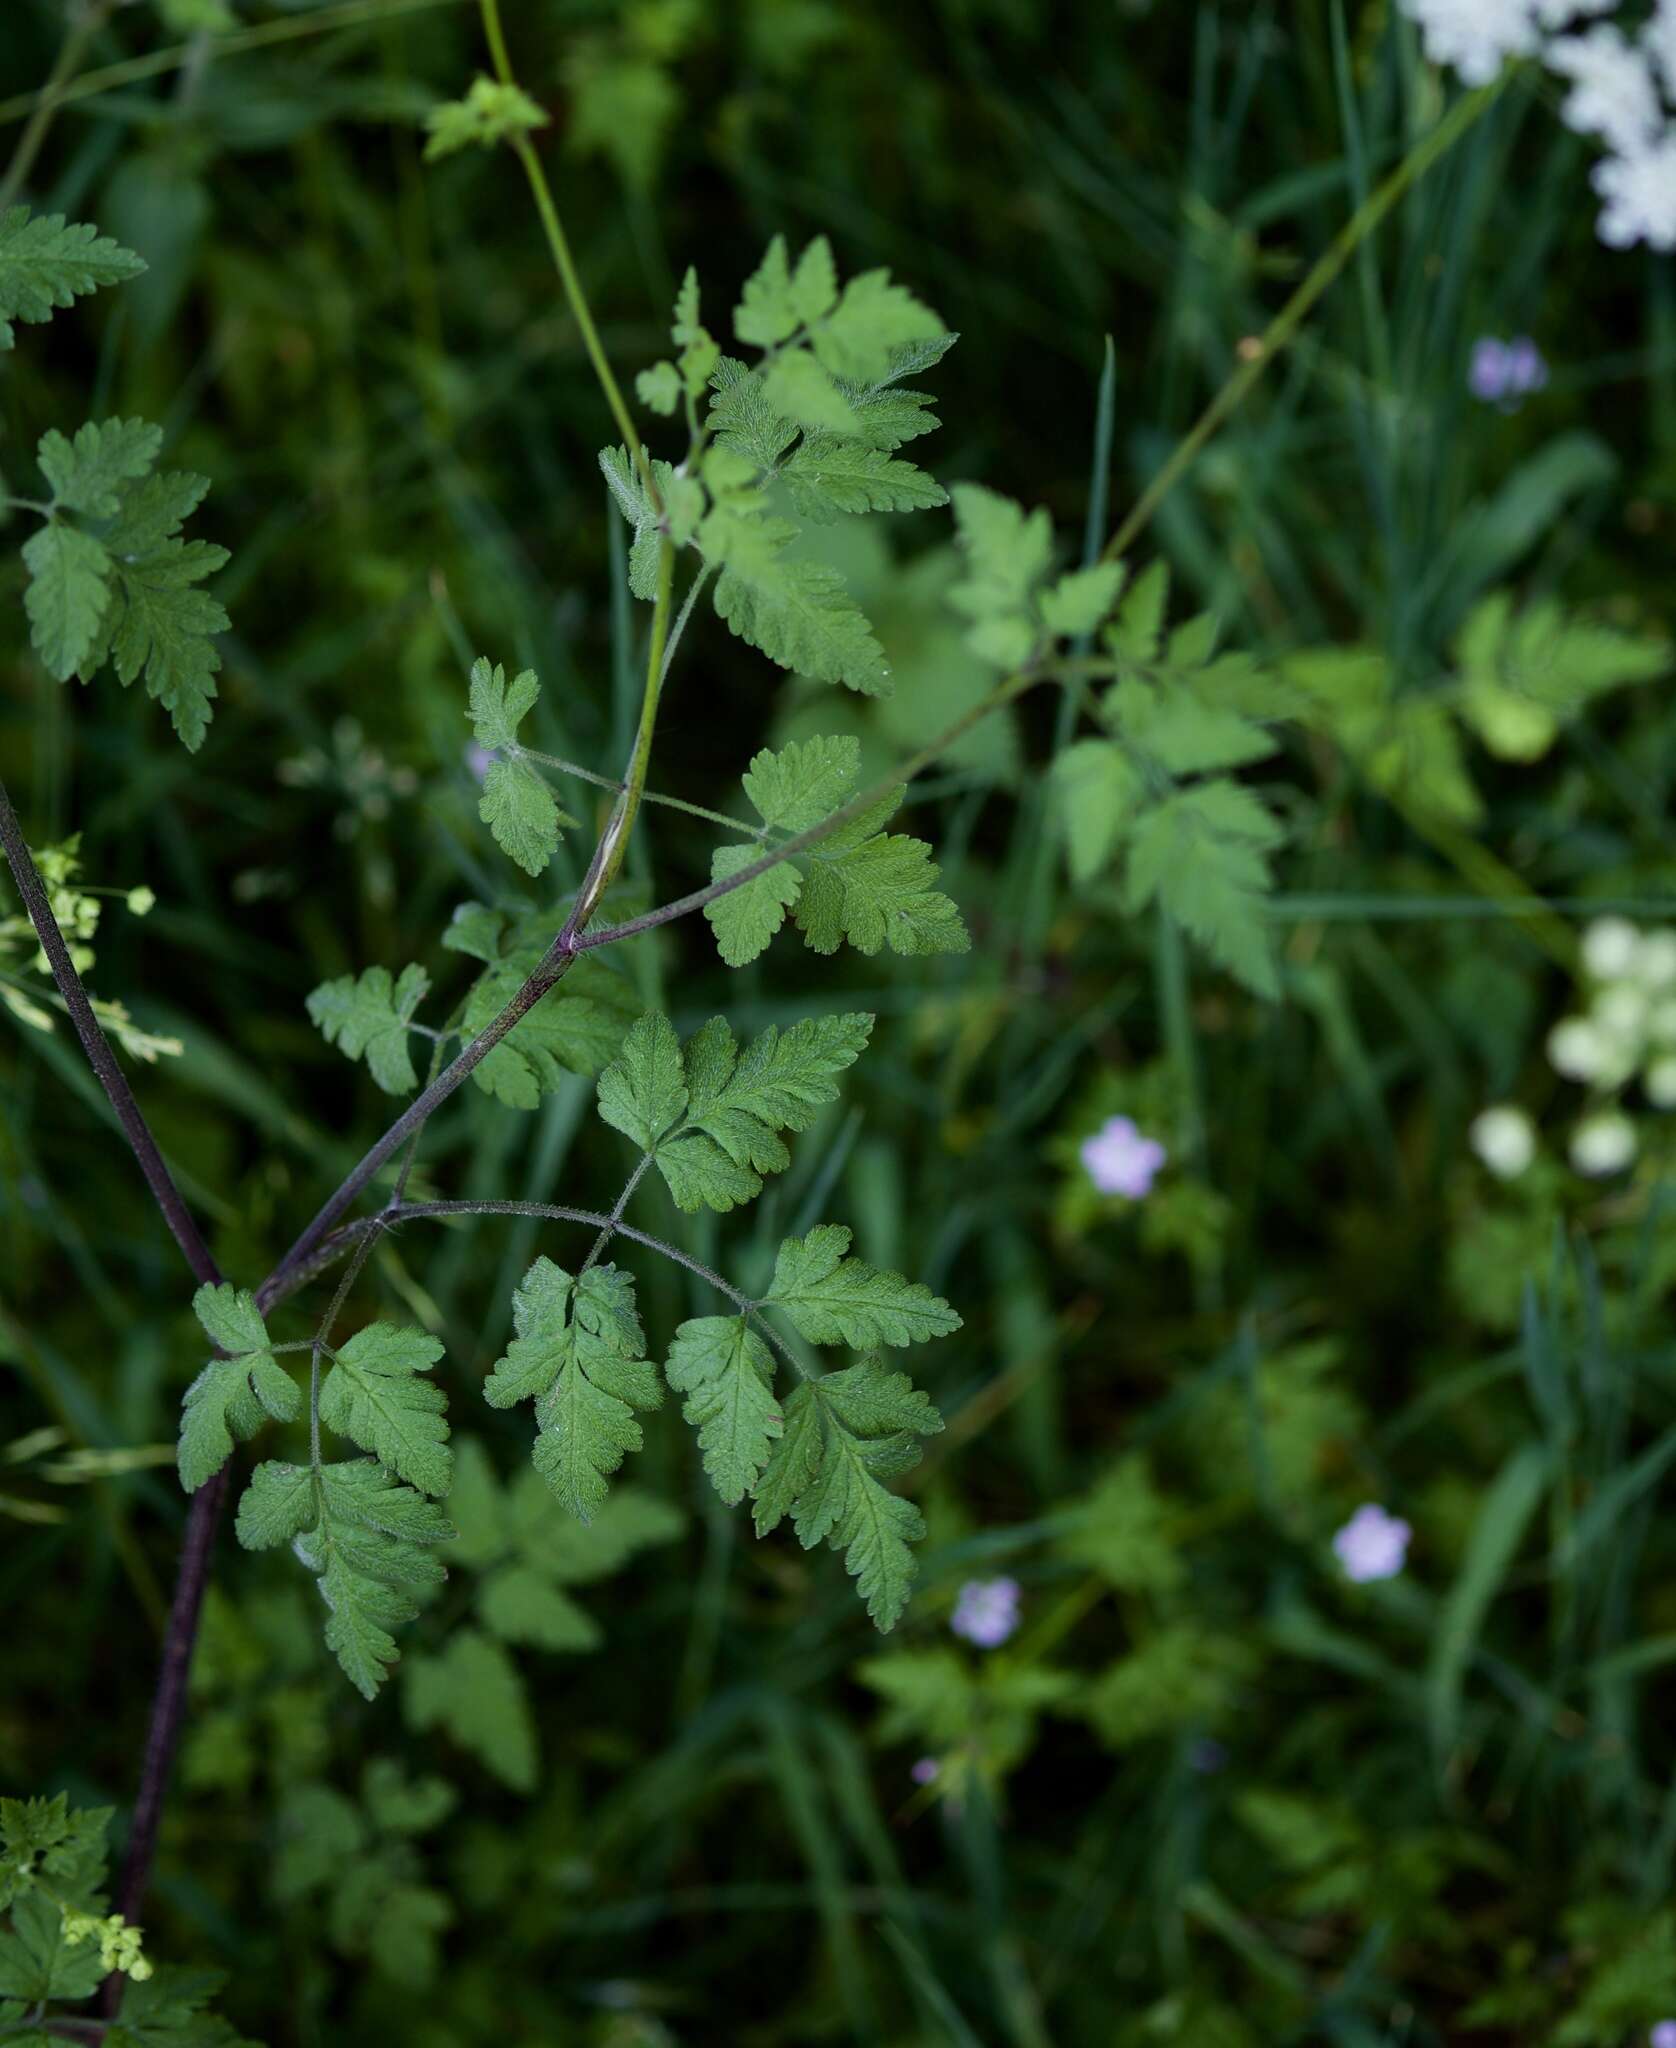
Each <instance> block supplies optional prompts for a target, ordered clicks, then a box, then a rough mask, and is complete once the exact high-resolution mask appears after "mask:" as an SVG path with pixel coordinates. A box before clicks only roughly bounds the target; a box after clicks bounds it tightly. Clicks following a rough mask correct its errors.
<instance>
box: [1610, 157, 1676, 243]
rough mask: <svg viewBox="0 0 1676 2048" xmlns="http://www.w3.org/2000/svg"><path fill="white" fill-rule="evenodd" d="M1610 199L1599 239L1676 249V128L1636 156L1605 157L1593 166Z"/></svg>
mask: <svg viewBox="0 0 1676 2048" xmlns="http://www.w3.org/2000/svg"><path fill="white" fill-rule="evenodd" d="M1589 175H1590V179H1591V181H1592V183H1593V185H1594V188H1595V190H1596V191H1597V192H1598V193H1599V194H1600V196H1601V198H1602V199H1604V200H1605V202H1606V204H1605V206H1604V208H1603V209H1602V211H1601V216H1600V227H1599V233H1600V239H1601V240H1602V241H1603V242H1605V243H1607V244H1608V245H1609V246H1610V247H1612V248H1614V249H1630V248H1633V247H1634V245H1635V244H1636V243H1637V242H1645V243H1646V244H1647V246H1648V247H1649V248H1650V249H1661V250H1669V249H1676V129H1673V130H1671V131H1670V132H1668V133H1667V134H1665V135H1664V136H1663V137H1662V138H1661V140H1659V141H1658V142H1654V143H1649V144H1648V145H1647V147H1646V148H1644V149H1640V150H1637V151H1636V152H1635V153H1634V154H1633V155H1631V156H1608V157H1603V158H1602V159H1601V161H1600V162H1599V163H1598V164H1596V165H1595V167H1594V169H1593V171H1592V172H1590V174H1589Z"/></svg>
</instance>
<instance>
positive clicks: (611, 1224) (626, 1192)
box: [582, 1152, 652, 1273]
mask: <svg viewBox="0 0 1676 2048" xmlns="http://www.w3.org/2000/svg"><path fill="white" fill-rule="evenodd" d="M651 1163H652V1155H651V1153H650V1152H643V1153H642V1154H641V1155H640V1159H639V1163H638V1164H637V1165H636V1167H635V1169H634V1171H633V1173H631V1174H630V1175H629V1177H628V1179H627V1180H626V1181H625V1182H624V1184H623V1192H622V1193H621V1194H620V1195H619V1196H618V1197H617V1199H616V1200H615V1201H614V1202H613V1203H612V1204H611V1214H610V1215H609V1216H607V1217H606V1219H605V1222H604V1223H603V1225H602V1226H601V1228H600V1233H599V1235H598V1237H596V1238H595V1239H594V1241H593V1245H592V1247H591V1249H590V1250H589V1252H588V1256H587V1257H586V1258H585V1259H584V1260H583V1261H582V1270H583V1272H584V1273H585V1272H587V1270H588V1268H589V1267H590V1266H595V1265H597V1264H598V1263H599V1258H600V1254H601V1253H602V1252H603V1251H604V1250H605V1247H606V1246H607V1245H608V1244H609V1243H610V1242H611V1236H612V1233H613V1232H614V1231H615V1230H616V1229H617V1228H618V1227H619V1226H620V1225H621V1223H622V1220H623V1217H624V1216H625V1215H626V1214H627V1212H628V1205H629V1202H630V1200H631V1199H632V1198H633V1195H634V1191H635V1189H636V1188H637V1187H639V1185H640V1183H641V1181H642V1180H643V1179H644V1178H645V1174H646V1169H647V1167H648V1166H650V1165H651Z"/></svg>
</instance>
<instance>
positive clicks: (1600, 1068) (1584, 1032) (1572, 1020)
mask: <svg viewBox="0 0 1676 2048" xmlns="http://www.w3.org/2000/svg"><path fill="white" fill-rule="evenodd" d="M1548 1063H1549V1065H1550V1066H1551V1067H1552V1068H1553V1069H1554V1072H1555V1073H1556V1074H1563V1075H1564V1076H1565V1077H1566V1079H1567V1080H1568V1081H1592V1080H1594V1079H1595V1078H1596V1076H1597V1075H1599V1074H1601V1073H1603V1072H1604V1071H1605V1070H1606V1068H1607V1067H1609V1066H1610V1065H1611V1064H1612V1047H1611V1046H1610V1045H1609V1044H1608V1043H1607V1040H1606V1037H1605V1034H1604V1033H1603V1032H1602V1031H1601V1029H1600V1027H1599V1026H1598V1025H1597V1024H1591V1023H1590V1022H1589V1020H1588V1018H1587V1017H1566V1018H1563V1019H1562V1020H1561V1021H1560V1022H1559V1023H1558V1024H1556V1025H1555V1026H1554V1028H1553V1030H1552V1031H1550V1032H1549V1034H1548Z"/></svg>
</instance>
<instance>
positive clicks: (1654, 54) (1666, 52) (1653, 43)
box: [1641, 0, 1676, 101]
mask: <svg viewBox="0 0 1676 2048" xmlns="http://www.w3.org/2000/svg"><path fill="white" fill-rule="evenodd" d="M1641 43H1642V47H1643V48H1644V49H1645V50H1646V52H1647V54H1648V56H1649V57H1651V58H1652V60H1653V66H1654V69H1655V70H1656V71H1657V72H1658V74H1659V76H1660V78H1661V79H1663V81H1664V92H1665V97H1666V99H1669V100H1672V101H1676V0H1659V4H1658V6H1657V7H1656V8H1655V9H1654V10H1653V18H1652V20H1651V21H1650V22H1648V24H1647V26H1646V27H1645V28H1644V29H1643V30H1642V31H1641Z"/></svg>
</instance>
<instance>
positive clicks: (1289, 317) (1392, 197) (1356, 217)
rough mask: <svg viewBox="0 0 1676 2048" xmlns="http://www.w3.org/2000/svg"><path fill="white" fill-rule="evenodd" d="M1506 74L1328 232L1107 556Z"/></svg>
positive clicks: (1148, 513)
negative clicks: (1325, 243) (1324, 245)
mask: <svg viewBox="0 0 1676 2048" xmlns="http://www.w3.org/2000/svg"><path fill="white" fill-rule="evenodd" d="M1512 75H1513V67H1512V66H1508V67H1507V68H1505V69H1504V70H1503V72H1502V74H1501V77H1500V78H1499V79H1498V80H1497V81H1496V82H1495V83H1494V84H1492V85H1484V86H1480V87H1479V88H1478V90H1477V91H1476V92H1469V93H1467V94H1466V95H1465V96H1464V97H1463V98H1461V99H1458V100H1457V101H1456V102H1455V104H1454V105H1453V106H1452V107H1451V108H1450V109H1449V111H1448V113H1447V114H1445V115H1444V117H1443V119H1442V120H1441V121H1439V122H1438V124H1437V126H1436V127H1435V128H1434V129H1432V131H1431V133H1430V134H1429V135H1426V136H1423V137H1422V138H1421V140H1420V141H1419V142H1417V143H1416V144H1415V146H1414V147H1413V149H1411V150H1410V151H1409V153H1408V154H1407V156H1405V157H1404V158H1403V160H1402V162H1401V163H1400V164H1398V165H1397V167H1396V169H1395V170H1394V171H1393V172H1392V173H1391V175H1390V176H1389V177H1388V178H1387V179H1386V180H1385V182H1384V184H1383V185H1381V186H1380V187H1379V189H1378V191H1376V192H1370V193H1369V194H1368V196H1367V198H1366V199H1364V200H1363V202H1362V204H1361V205H1360V206H1359V207H1357V209H1356V211H1355V212H1354V213H1353V214H1352V215H1351V216H1350V218H1349V220H1347V221H1346V222H1345V224H1344V226H1343V227H1342V228H1341V229H1340V230H1339V232H1338V233H1337V235H1335V236H1334V238H1333V240H1332V242H1331V244H1330V245H1329V247H1328V249H1327V251H1326V254H1325V255H1323V256H1322V257H1321V258H1320V260H1319V261H1318V262H1317V263H1316V264H1315V265H1314V267H1313V268H1312V269H1311V270H1310V272H1309V275H1308V276H1307V277H1306V278H1305V279H1304V281H1303V283H1302V284H1300V285H1299V286H1298V288H1297V290H1296V291H1295V292H1294V293H1293V294H1292V296H1291V297H1290V298H1289V299H1288V300H1287V301H1286V303H1285V305H1284V306H1282V307H1281V309H1280V311H1279V312H1278V313H1277V314H1276V315H1275V317H1274V318H1273V319H1272V320H1271V321H1270V322H1269V324H1268V326H1267V327H1266V328H1264V330H1263V332H1262V334H1261V335H1260V336H1259V337H1258V339H1257V341H1256V343H1255V345H1254V346H1253V347H1252V348H1251V349H1250V350H1249V352H1248V353H1246V354H1244V355H1243V357H1242V360H1241V362H1240V365H1239V368H1238V369H1236V370H1235V371H1234V373H1233V375H1232V376H1231V377H1230V378H1229V379H1228V381H1227V383H1225V384H1224V385H1223V387H1222V389H1221V390H1220V391H1219V392H1217V394H1216V396H1215V397H1214V398H1213V399H1212V400H1211V402H1210V404H1209V405H1207V406H1206V407H1205V409H1204V411H1203V412H1202V413H1201V414H1200V415H1199V417H1198V419H1197V420H1195V421H1194V423H1193V425H1192V427H1191V428H1190V429H1189V430H1188V432H1187V433H1186V434H1185V435H1184V436H1183V438H1182V439H1181V440H1180V441H1178V442H1177V443H1176V446H1175V447H1174V448H1173V449H1172V450H1171V451H1170V459H1169V460H1168V461H1167V462H1166V463H1165V464H1164V466H1163V468H1162V469H1161V470H1159V472H1158V474H1157V475H1156V476H1155V477H1154V478H1153V479H1152V481H1151V483H1149V484H1148V485H1147V487H1146V489H1145V490H1144V491H1143V492H1142V493H1141V495H1140V497H1139V498H1138V499H1137V500H1136V501H1135V505H1134V508H1133V509H1132V510H1131V512H1130V513H1129V516H1128V517H1127V518H1126V519H1125V520H1124V522H1123V524H1122V525H1121V526H1120V527H1119V528H1118V529H1117V531H1116V533H1114V534H1113V535H1112V537H1111V539H1110V540H1109V541H1108V542H1107V543H1106V548H1105V557H1104V558H1105V559H1106V560H1110V559H1111V558H1112V557H1113V556H1114V555H1121V554H1122V552H1123V550H1124V549H1125V548H1126V547H1128V546H1129V545H1130V543H1131V542H1132V541H1133V540H1134V539H1135V537H1136V535H1137V534H1139V533H1140V532H1141V530H1142V528H1143V527H1145V526H1146V525H1147V524H1148V522H1149V521H1150V520H1151V518H1152V515H1153V513H1155V512H1156V511H1157V510H1158V507H1159V506H1160V505H1161V504H1162V503H1163V502H1164V500H1165V499H1166V498H1167V497H1168V496H1169V494H1170V492H1171V491H1172V490H1174V489H1175V487H1176V485H1177V484H1178V483H1180V481H1181V479H1182V478H1183V476H1185V475H1186V473H1187V471H1188V470H1190V469H1191V468H1192V466H1193V464H1194V463H1195V462H1196V461H1197V460H1198V459H1199V456H1200V454H1201V452H1202V451H1203V449H1204V447H1205V444H1206V443H1207V442H1208V441H1210V440H1211V439H1212V438H1213V437H1214V436H1215V435H1216V434H1217V432H1218V431H1219V430H1220V428H1221V427H1222V424H1223V422H1224V421H1225V420H1226V419H1228V417H1229V416H1230V414H1232V413H1234V412H1236V411H1237V410H1238V409H1239V407H1240V406H1241V405H1242V404H1243V403H1244V401H1245V398H1246V396H1247V394H1248V393H1249V392H1250V390H1251V388H1252V386H1253V385H1254V384H1256V382H1257V380H1258V379H1259V378H1260V377H1261V376H1262V374H1263V372H1264V371H1265V370H1266V369H1267V368H1268V367H1269V365H1270V363H1272V362H1273V361H1274V359H1275V357H1276V356H1277V355H1279V353H1280V352H1281V350H1282V349H1283V348H1285V346H1286V345H1287V343H1288V342H1289V341H1290V340H1291V339H1292V337H1293V335H1295V334H1296V333H1297V331H1298V329H1299V328H1300V327H1301V326H1302V325H1303V323H1304V321H1305V320H1306V319H1307V318H1308V317H1309V314H1310V313H1311V311H1312V310H1313V308H1314V306H1315V303H1316V301H1317V300H1318V299H1319V298H1320V297H1321V295H1322V294H1323V293H1324V292H1325V291H1326V290H1327V288H1328V287H1329V286H1330V285H1331V284H1332V283H1333V282H1334V280H1335V279H1336V278H1337V277H1338V274H1339V272H1340V271H1341V270H1343V268H1344V266H1345V265H1346V264H1347V263H1348V262H1349V261H1350V259H1351V257H1352V256H1354V255H1355V253H1356V251H1357V250H1358V249H1359V248H1360V247H1361V246H1362V244H1363V243H1364V242H1365V241H1366V240H1367V238H1368V237H1369V235H1371V234H1372V233H1373V231H1374V229H1375V228H1377V227H1378V226H1379V224H1380V222H1381V221H1382V220H1383V219H1384V218H1385V216H1386V215H1387V214H1388V213H1389V212H1390V211H1391V209H1392V207H1393V206H1395V205H1396V203H1397V201H1398V200H1399V199H1401V198H1402V197H1403V195H1404V194H1405V193H1406V192H1407V191H1408V190H1409V188H1410V186H1412V185H1414V184H1416V183H1418V181H1419V180H1420V179H1421V178H1423V177H1424V176H1425V174H1426V172H1427V171H1429V170H1430V169H1431V167H1432V165H1433V164H1435V163H1436V162H1437V161H1438V159H1439V158H1440V157H1443V156H1447V155H1448V153H1449V151H1450V150H1451V149H1453V148H1454V146H1455V144H1456V143H1457V142H1459V141H1460V139H1461V137H1462V136H1463V135H1465V134H1466V132H1467V130H1468V129H1469V128H1470V127H1471V126H1472V125H1473V123H1474V122H1475V121H1476V120H1477V119H1478V118H1479V116H1480V115H1481V114H1482V113H1483V112H1484V111H1485V110H1486V108H1488V107H1489V106H1490V104H1491V102H1492V101H1493V100H1494V99H1495V98H1496V97H1497V95H1498V94H1499V93H1500V92H1501V91H1502V88H1503V87H1504V85H1505V84H1506V82H1507V80H1508V79H1509V78H1510V77H1511V76H1512Z"/></svg>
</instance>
